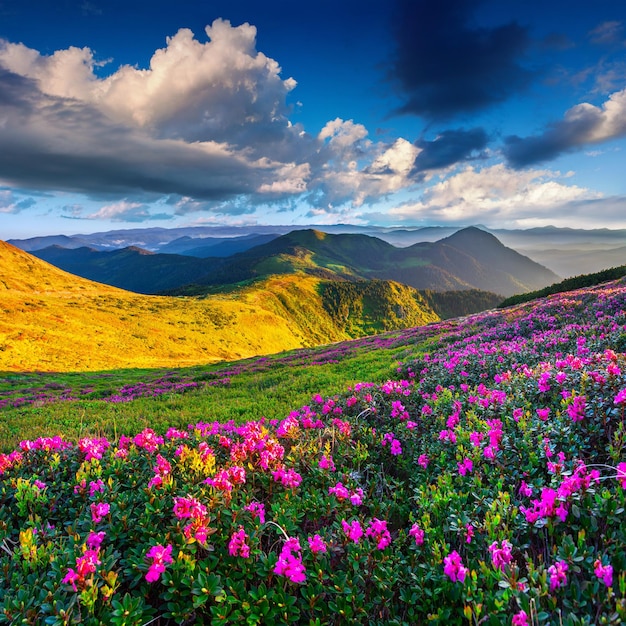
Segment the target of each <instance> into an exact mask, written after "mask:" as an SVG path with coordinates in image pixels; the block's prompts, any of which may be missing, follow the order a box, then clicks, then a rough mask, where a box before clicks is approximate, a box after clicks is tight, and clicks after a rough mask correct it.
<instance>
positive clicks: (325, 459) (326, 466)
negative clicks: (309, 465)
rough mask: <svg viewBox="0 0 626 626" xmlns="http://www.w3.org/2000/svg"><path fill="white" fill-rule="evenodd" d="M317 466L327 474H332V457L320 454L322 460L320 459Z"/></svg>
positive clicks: (333, 466)
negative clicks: (326, 471)
mask: <svg viewBox="0 0 626 626" xmlns="http://www.w3.org/2000/svg"><path fill="white" fill-rule="evenodd" d="M317 466H318V467H319V468H320V469H323V470H328V471H329V472H334V471H335V463H334V461H333V457H332V456H326V455H325V454H322V458H321V459H320V461H319V463H318V464H317Z"/></svg>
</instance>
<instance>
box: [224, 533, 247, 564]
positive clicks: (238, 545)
mask: <svg viewBox="0 0 626 626" xmlns="http://www.w3.org/2000/svg"><path fill="white" fill-rule="evenodd" d="M247 541H248V535H247V534H246V531H245V530H244V529H243V527H242V526H240V527H239V530H237V531H235V532H234V533H233V534H232V537H231V538H230V541H229V543H228V554H230V556H240V557H242V558H244V559H247V558H248V557H249V556H250V546H249V545H248V543H247Z"/></svg>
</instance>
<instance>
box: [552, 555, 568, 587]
mask: <svg viewBox="0 0 626 626" xmlns="http://www.w3.org/2000/svg"><path fill="white" fill-rule="evenodd" d="M567 569H568V566H567V563H566V562H565V561H557V562H556V563H555V564H554V565H551V566H550V567H549V568H548V574H550V591H554V590H555V589H558V588H559V587H563V586H564V585H565V584H566V583H567Z"/></svg>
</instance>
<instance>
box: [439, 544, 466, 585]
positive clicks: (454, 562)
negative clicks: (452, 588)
mask: <svg viewBox="0 0 626 626" xmlns="http://www.w3.org/2000/svg"><path fill="white" fill-rule="evenodd" d="M468 572H469V570H468V569H467V567H465V566H464V565H463V562H462V561H461V555H460V554H459V553H458V552H457V551H456V550H453V551H452V552H450V554H448V556H446V557H444V559H443V573H444V574H445V575H446V576H448V578H449V579H450V580H451V581H452V582H453V583H454V582H456V581H457V580H458V581H459V582H461V583H462V582H464V581H465V576H467V574H468Z"/></svg>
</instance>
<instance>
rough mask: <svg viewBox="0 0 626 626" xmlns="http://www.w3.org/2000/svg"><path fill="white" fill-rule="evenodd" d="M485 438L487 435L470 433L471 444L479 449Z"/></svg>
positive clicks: (475, 432) (476, 432)
mask: <svg viewBox="0 0 626 626" xmlns="http://www.w3.org/2000/svg"><path fill="white" fill-rule="evenodd" d="M484 437H485V433H481V432H478V431H474V432H472V433H470V443H471V444H472V445H473V446H474V447H475V448H477V447H478V446H479V445H480V444H481V442H482V440H483V439H484Z"/></svg>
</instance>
